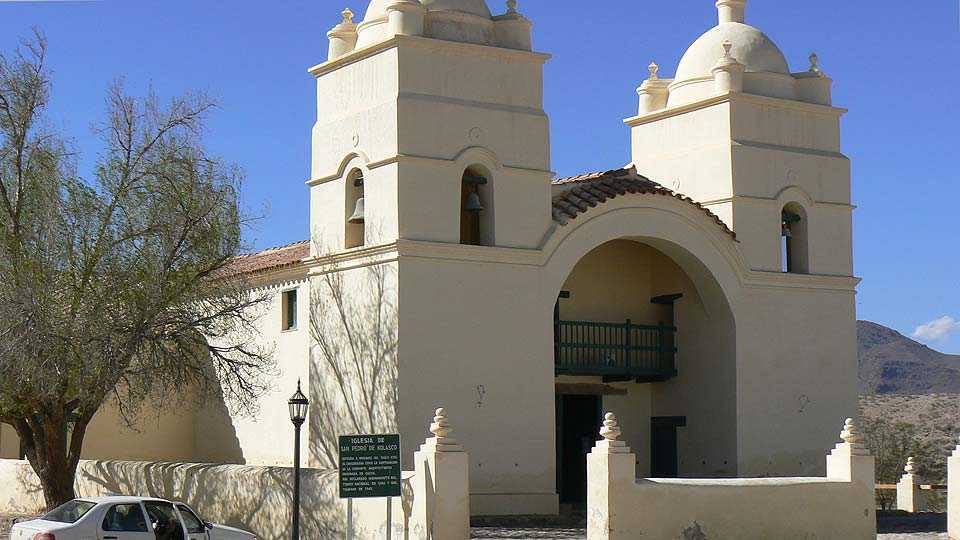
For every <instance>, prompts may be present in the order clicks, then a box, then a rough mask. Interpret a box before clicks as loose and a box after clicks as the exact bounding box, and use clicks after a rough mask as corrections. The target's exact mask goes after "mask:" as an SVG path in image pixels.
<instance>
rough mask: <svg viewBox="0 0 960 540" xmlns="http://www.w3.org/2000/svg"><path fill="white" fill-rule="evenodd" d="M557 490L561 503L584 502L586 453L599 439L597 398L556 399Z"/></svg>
mask: <svg viewBox="0 0 960 540" xmlns="http://www.w3.org/2000/svg"><path fill="white" fill-rule="evenodd" d="M556 407H557V488H558V489H559V491H560V502H561V503H562V504H573V505H583V504H585V503H586V502H587V454H588V453H590V450H591V449H593V446H594V444H595V443H596V442H597V440H598V439H599V438H600V435H599V433H600V423H601V422H600V419H601V415H602V411H601V407H602V402H601V396H589V395H587V396H581V395H561V396H557V400H556Z"/></svg>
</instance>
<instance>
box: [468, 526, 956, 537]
mask: <svg viewBox="0 0 960 540" xmlns="http://www.w3.org/2000/svg"><path fill="white" fill-rule="evenodd" d="M471 536H472V537H473V538H474V540H499V539H503V538H509V539H512V540H570V539H573V540H585V539H586V538H587V532H586V531H584V530H583V529H498V528H492V527H475V528H474V529H473V534H472V535H471ZM877 540H947V534H946V533H910V534H903V533H900V534H880V535H877Z"/></svg>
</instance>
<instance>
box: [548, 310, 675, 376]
mask: <svg viewBox="0 0 960 540" xmlns="http://www.w3.org/2000/svg"><path fill="white" fill-rule="evenodd" d="M676 333H677V329H676V328H675V327H673V326H646V325H639V324H633V323H631V322H630V320H627V321H626V322H624V323H601V322H588V321H555V322H554V366H555V372H556V374H557V375H592V376H602V377H603V379H604V380H605V381H627V380H633V379H635V380H636V381H637V382H661V381H665V380H667V379H670V378H673V377H676V376H677V370H676V363H675V358H676V354H677V348H676Z"/></svg>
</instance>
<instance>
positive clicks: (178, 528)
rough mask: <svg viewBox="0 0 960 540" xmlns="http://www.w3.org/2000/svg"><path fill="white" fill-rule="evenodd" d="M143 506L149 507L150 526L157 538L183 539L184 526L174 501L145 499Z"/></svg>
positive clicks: (166, 539) (159, 539) (160, 539)
mask: <svg viewBox="0 0 960 540" xmlns="http://www.w3.org/2000/svg"><path fill="white" fill-rule="evenodd" d="M143 506H144V508H146V509H147V516H149V517H150V526H151V527H152V528H153V532H154V533H155V534H156V535H157V540H183V526H182V525H181V524H180V518H179V517H177V512H176V510H174V509H173V504H172V503H168V502H162V501H144V503H143Z"/></svg>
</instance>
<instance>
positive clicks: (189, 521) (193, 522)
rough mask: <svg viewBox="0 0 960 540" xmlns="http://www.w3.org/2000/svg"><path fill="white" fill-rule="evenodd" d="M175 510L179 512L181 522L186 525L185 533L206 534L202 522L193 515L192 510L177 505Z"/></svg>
mask: <svg viewBox="0 0 960 540" xmlns="http://www.w3.org/2000/svg"><path fill="white" fill-rule="evenodd" d="M177 510H179V511H180V515H181V516H182V517H183V522H184V523H185V524H186V525H187V532H188V533H190V534H195V533H196V534H202V533H205V532H207V527H206V526H205V525H204V524H203V521H201V520H200V518H198V517H197V515H196V514H194V513H193V510H190V509H189V508H187V506H186V505H183V504H178V505H177Z"/></svg>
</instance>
